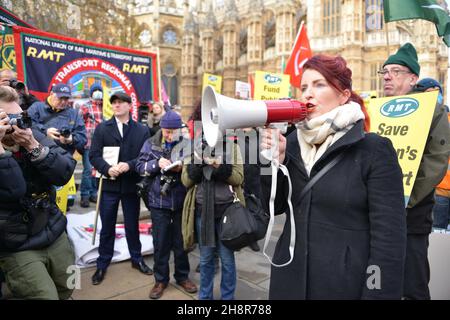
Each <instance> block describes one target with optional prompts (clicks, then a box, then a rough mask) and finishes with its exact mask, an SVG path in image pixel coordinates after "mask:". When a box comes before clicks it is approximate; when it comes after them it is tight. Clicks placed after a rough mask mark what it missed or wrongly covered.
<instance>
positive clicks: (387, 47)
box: [384, 21, 391, 57]
mask: <svg viewBox="0 0 450 320" xmlns="http://www.w3.org/2000/svg"><path fill="white" fill-rule="evenodd" d="M384 26H385V28H384V30H385V31H386V50H387V57H389V55H390V54H391V50H390V48H389V30H388V23H387V22H386V21H385V22H384Z"/></svg>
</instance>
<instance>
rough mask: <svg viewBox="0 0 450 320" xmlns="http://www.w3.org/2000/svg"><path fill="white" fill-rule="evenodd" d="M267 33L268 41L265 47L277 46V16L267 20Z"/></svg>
mask: <svg viewBox="0 0 450 320" xmlns="http://www.w3.org/2000/svg"><path fill="white" fill-rule="evenodd" d="M265 29H266V30H265V31H266V32H265V34H266V39H265V40H266V43H265V48H266V49H267V48H270V47H275V32H276V23H275V18H274V17H272V18H271V19H270V20H269V21H267V22H266V26H265Z"/></svg>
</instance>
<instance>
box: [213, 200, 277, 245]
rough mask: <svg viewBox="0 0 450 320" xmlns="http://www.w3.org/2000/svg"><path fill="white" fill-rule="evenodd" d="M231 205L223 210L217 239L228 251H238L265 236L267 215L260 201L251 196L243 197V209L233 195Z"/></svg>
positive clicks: (267, 221) (267, 222)
mask: <svg viewBox="0 0 450 320" xmlns="http://www.w3.org/2000/svg"><path fill="white" fill-rule="evenodd" d="M234 197H235V198H234V201H233V203H232V204H231V205H230V206H229V207H228V208H227V209H225V211H224V213H223V215H222V218H221V221H220V231H219V239H220V241H222V243H223V245H224V246H225V247H227V248H228V249H230V250H233V251H236V250H240V249H242V248H244V247H246V246H248V245H250V244H251V243H253V242H255V241H258V240H261V239H262V238H264V236H265V235H266V231H267V226H268V224H269V215H268V214H267V213H265V212H264V210H263V209H262V205H261V201H260V200H259V199H258V198H257V197H256V196H255V195H253V194H250V195H247V196H246V197H245V202H246V205H247V207H244V206H243V205H242V204H241V202H240V201H239V199H238V198H237V196H236V194H235V193H234Z"/></svg>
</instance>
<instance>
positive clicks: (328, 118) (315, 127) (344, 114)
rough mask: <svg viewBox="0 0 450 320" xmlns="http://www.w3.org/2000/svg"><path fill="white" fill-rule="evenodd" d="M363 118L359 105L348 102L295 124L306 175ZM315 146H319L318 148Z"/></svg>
mask: <svg viewBox="0 0 450 320" xmlns="http://www.w3.org/2000/svg"><path fill="white" fill-rule="evenodd" d="M364 118H365V117H364V113H363V112H362V111H361V107H360V105H359V104H358V103H356V102H353V101H350V102H349V103H347V104H344V105H342V106H339V107H336V108H334V109H333V110H331V111H329V112H327V113H325V114H323V115H321V116H319V117H316V118H313V119H311V120H305V121H302V122H299V123H298V124H297V129H298V130H297V135H298V141H299V144H300V150H301V155H302V159H303V163H304V165H305V168H306V171H307V172H308V175H310V173H311V169H312V167H313V166H314V164H315V163H316V162H317V160H319V159H320V157H321V156H322V155H323V154H324V153H325V151H326V150H327V149H328V148H329V147H330V146H331V145H332V144H333V143H335V142H336V141H338V140H339V139H340V138H341V137H342V136H344V135H345V133H347V132H348V131H349V130H350V129H351V128H352V127H353V126H354V125H355V123H356V122H357V121H359V120H361V119H364ZM317 145H320V146H319V148H317Z"/></svg>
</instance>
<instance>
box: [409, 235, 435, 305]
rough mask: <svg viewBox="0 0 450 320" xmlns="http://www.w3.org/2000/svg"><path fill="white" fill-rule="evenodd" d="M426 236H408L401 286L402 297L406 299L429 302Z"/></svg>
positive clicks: (428, 266) (428, 267)
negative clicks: (403, 277) (403, 276)
mask: <svg viewBox="0 0 450 320" xmlns="http://www.w3.org/2000/svg"><path fill="white" fill-rule="evenodd" d="M428 236H429V235H428V234H408V237H407V245H406V261H405V279H404V284H403V288H404V290H403V297H404V298H406V299H412V300H430V290H429V289H428V283H429V282H430V265H429V263H428Z"/></svg>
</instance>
